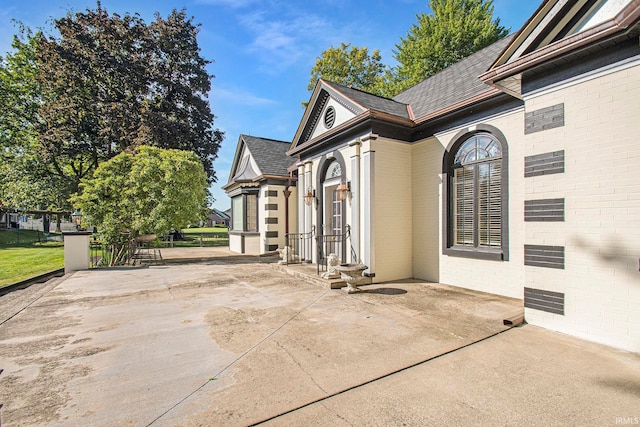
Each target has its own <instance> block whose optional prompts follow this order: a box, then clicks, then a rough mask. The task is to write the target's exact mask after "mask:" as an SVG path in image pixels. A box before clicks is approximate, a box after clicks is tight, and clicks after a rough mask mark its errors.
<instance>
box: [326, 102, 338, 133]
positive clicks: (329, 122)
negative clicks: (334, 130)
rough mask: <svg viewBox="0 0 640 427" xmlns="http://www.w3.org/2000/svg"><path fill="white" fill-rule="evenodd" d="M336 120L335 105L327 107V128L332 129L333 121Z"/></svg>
mask: <svg viewBox="0 0 640 427" xmlns="http://www.w3.org/2000/svg"><path fill="white" fill-rule="evenodd" d="M335 121H336V110H334V109H333V107H329V108H327V111H325V113H324V125H325V126H326V127H327V129H331V126H333V123H334V122H335Z"/></svg>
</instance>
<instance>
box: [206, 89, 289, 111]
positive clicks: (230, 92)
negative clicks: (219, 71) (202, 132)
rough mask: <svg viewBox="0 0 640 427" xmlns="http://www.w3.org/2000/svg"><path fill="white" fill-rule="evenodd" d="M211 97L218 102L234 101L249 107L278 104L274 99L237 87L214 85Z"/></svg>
mask: <svg viewBox="0 0 640 427" xmlns="http://www.w3.org/2000/svg"><path fill="white" fill-rule="evenodd" d="M210 97H211V98H213V100H214V101H215V102H216V103H218V102H219V101H224V103H225V104H227V103H233V104H238V105H243V106H249V107H261V106H265V105H274V104H277V102H276V101H274V100H273V99H268V98H263V97H260V96H258V95H254V94H253V93H251V92H248V91H247V90H245V89H241V88H235V87H229V88H222V87H217V86H214V87H213V89H212V90H211V95H210Z"/></svg>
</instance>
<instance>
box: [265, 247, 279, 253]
mask: <svg viewBox="0 0 640 427" xmlns="http://www.w3.org/2000/svg"><path fill="white" fill-rule="evenodd" d="M277 249H278V245H267V252H274V251H276V250H277Z"/></svg>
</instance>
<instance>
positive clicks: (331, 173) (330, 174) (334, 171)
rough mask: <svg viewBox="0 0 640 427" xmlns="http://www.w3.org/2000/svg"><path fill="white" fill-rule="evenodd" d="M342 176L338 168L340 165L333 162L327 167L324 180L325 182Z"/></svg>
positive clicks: (340, 169)
mask: <svg viewBox="0 0 640 427" xmlns="http://www.w3.org/2000/svg"><path fill="white" fill-rule="evenodd" d="M341 175H342V168H340V163H338V162H336V161H335V160H334V161H333V162H331V164H330V165H329V167H328V168H327V173H326V174H325V175H324V179H325V180H326V181H328V180H330V179H332V178H338V177H340V176H341Z"/></svg>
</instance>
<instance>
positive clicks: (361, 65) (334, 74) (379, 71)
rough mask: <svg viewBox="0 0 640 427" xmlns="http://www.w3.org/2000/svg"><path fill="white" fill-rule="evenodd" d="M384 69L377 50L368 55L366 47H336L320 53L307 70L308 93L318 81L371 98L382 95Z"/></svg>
mask: <svg viewBox="0 0 640 427" xmlns="http://www.w3.org/2000/svg"><path fill="white" fill-rule="evenodd" d="M384 71H385V66H384V64H382V57H381V56H380V51H379V50H374V51H373V52H371V53H369V48H367V47H357V46H351V44H350V43H347V44H345V43H340V46H339V47H333V46H331V47H330V48H329V49H327V50H325V51H323V52H322V54H321V55H320V56H319V57H318V58H317V59H316V63H315V65H314V66H313V68H312V69H311V77H310V79H309V85H308V86H307V89H308V90H313V88H314V87H315V85H316V82H317V80H318V79H319V78H323V79H325V80H329V81H332V82H336V83H340V84H343V85H345V86H349V87H353V88H355V89H360V90H363V91H365V92H370V93H374V94H382V93H383V76H384Z"/></svg>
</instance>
